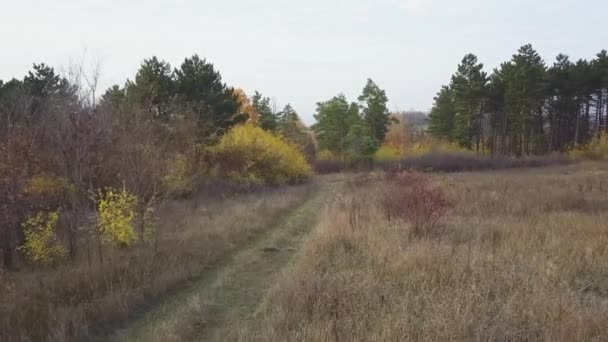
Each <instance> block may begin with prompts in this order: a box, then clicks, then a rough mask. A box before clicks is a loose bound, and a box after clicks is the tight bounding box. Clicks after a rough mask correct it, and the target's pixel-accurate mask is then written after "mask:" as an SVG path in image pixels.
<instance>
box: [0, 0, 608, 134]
mask: <svg viewBox="0 0 608 342" xmlns="http://www.w3.org/2000/svg"><path fill="white" fill-rule="evenodd" d="M607 19H608V1H606V0H578V1H573V0H536V1H534V0H502V1H494V0H485V1H484V0H452V1H448V0H306V1H286V0H250V1H246V0H233V1H223V2H220V1H207V0H199V1H195V0H174V1H168V0H145V1H142V0H123V1H118V0H103V1H86V0H54V1H49V0H39V1H34V0H19V1H16V0H0V79H3V80H7V79H10V78H13V77H16V78H22V77H23V75H24V74H25V73H26V72H27V71H28V70H30V69H31V65H32V63H34V62H45V63H47V64H49V65H51V66H54V67H55V68H56V69H58V70H65V68H66V66H67V65H68V64H69V63H70V61H78V60H81V59H82V56H83V55H84V54H85V51H86V56H87V60H88V61H89V62H87V63H91V62H92V61H94V60H99V61H100V63H101V76H102V79H101V86H102V87H103V88H104V89H105V88H106V87H108V86H110V85H111V84H115V83H118V84H121V85H122V84H123V83H124V81H125V80H126V79H127V78H132V77H133V76H134V74H135V72H136V70H137V68H138V66H139V64H140V62H141V61H142V60H143V59H144V58H148V57H151V56H154V55H156V56H158V57H159V58H162V59H164V60H166V61H168V62H169V63H171V65H172V66H173V67H176V66H178V65H179V64H180V63H181V61H182V60H183V58H184V57H186V56H191V55H193V54H194V53H198V54H199V55H200V56H201V57H205V58H207V59H208V60H209V61H211V62H212V63H214V64H215V66H216V67H217V68H218V69H219V70H220V72H221V74H222V76H223V78H224V81H225V82H227V83H228V84H229V85H232V86H236V87H241V88H243V89H245V91H247V92H248V93H253V91H254V90H259V91H260V92H261V93H263V94H264V95H266V96H270V97H274V98H276V100H277V102H278V104H279V105H281V106H282V105H284V104H286V103H287V102H290V103H291V104H292V105H293V106H294V108H295V109H296V110H297V111H298V112H299V113H300V114H301V115H302V117H303V118H304V120H305V121H306V122H307V123H311V122H312V121H313V119H312V114H313V113H314V111H315V108H316V105H315V103H316V102H318V101H321V100H326V99H329V98H331V97H332V96H334V95H336V94H337V93H340V92H343V93H345V94H346V95H347V97H348V98H349V100H351V101H354V100H356V97H357V96H358V94H359V93H360V91H361V89H362V88H363V86H364V84H365V81H366V79H367V78H368V77H369V78H372V79H373V80H374V81H376V83H378V84H379V85H380V86H381V87H382V88H383V89H385V90H386V92H387V94H388V97H389V99H390V108H391V109H402V110H405V109H418V110H428V109H430V107H431V105H432V102H433V96H434V94H435V93H436V92H437V90H439V88H440V86H441V85H442V84H444V83H446V82H448V81H449V77H450V75H451V74H452V73H453V72H454V71H455V69H456V65H457V64H458V62H459V61H460V60H461V59H462V57H463V56H464V55H465V54H466V53H468V52H473V53H475V54H476V55H477V56H478V57H479V58H480V60H481V61H482V62H484V63H485V65H486V70H488V71H490V70H491V69H492V68H493V67H495V66H497V65H498V64H499V63H500V62H502V61H504V60H508V59H509V58H510V57H511V55H512V54H513V53H515V52H516V50H517V49H518V48H519V47H520V46H521V45H523V44H525V43H532V44H533V45H534V47H535V48H536V49H537V50H538V51H539V52H540V54H541V55H542V56H543V57H544V58H545V60H546V62H548V64H551V63H552V62H553V59H554V58H555V56H556V55H557V54H558V53H559V52H563V53H566V54H568V55H570V56H571V58H572V59H578V58H592V57H593V56H594V55H595V54H596V53H597V52H599V51H600V50H601V49H608V29H607V26H606V25H607Z"/></svg>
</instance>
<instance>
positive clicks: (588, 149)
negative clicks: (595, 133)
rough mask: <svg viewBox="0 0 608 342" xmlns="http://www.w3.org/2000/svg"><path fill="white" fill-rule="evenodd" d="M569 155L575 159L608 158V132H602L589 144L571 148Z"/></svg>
mask: <svg viewBox="0 0 608 342" xmlns="http://www.w3.org/2000/svg"><path fill="white" fill-rule="evenodd" d="M568 155H569V156H570V157H572V158H575V159H589V160H608V132H605V133H602V134H600V136H599V137H596V138H595V139H593V140H592V141H591V142H590V143H589V144H587V145H584V146H581V147H577V148H574V149H572V150H570V151H569V152H568Z"/></svg>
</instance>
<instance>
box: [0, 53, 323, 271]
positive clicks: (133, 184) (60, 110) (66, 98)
mask: <svg viewBox="0 0 608 342" xmlns="http://www.w3.org/2000/svg"><path fill="white" fill-rule="evenodd" d="M99 77H100V75H99V72H98V69H95V68H93V69H91V70H85V68H84V67H83V66H82V65H73V66H71V67H70V68H69V70H68V71H67V72H66V73H65V74H59V73H57V72H56V71H55V69H54V68H52V67H50V66H48V65H45V64H34V66H33V69H32V70H31V71H29V72H28V74H27V75H25V76H24V77H23V78H22V79H12V80H10V81H7V82H3V81H0V251H1V253H0V259H1V260H0V261H1V263H0V267H3V268H8V269H10V268H12V267H13V265H14V264H15V261H16V258H17V257H18V255H20V254H19V253H17V252H18V249H20V248H25V250H21V251H23V252H24V253H22V254H25V255H31V256H33V258H32V259H36V260H39V261H42V262H47V261H50V260H51V259H53V255H50V254H48V253H51V252H50V251H53V253H55V254H57V255H59V254H63V252H64V251H63V249H62V248H63V245H64V243H63V241H65V245H66V250H65V254H67V256H68V257H69V258H70V259H71V260H76V259H77V258H83V257H84V258H85V259H87V260H88V262H89V263H91V262H93V261H94V260H93V259H97V258H98V259H99V262H103V253H102V249H103V248H102V245H104V244H106V243H108V242H116V245H117V246H123V245H124V244H125V242H129V243H131V242H133V241H135V240H138V241H139V242H138V243H144V240H145V243H148V244H151V245H152V246H153V245H154V241H153V240H154V239H152V240H150V238H149V237H150V236H154V234H150V232H152V233H153V232H154V229H153V228H154V222H155V220H156V218H155V217H154V215H155V214H154V213H155V208H157V207H158V206H159V205H160V204H161V203H162V202H163V201H164V200H166V199H167V198H170V197H173V196H179V195H183V194H187V193H190V192H192V191H194V190H195V189H196V187H197V185H198V184H199V183H201V182H203V181H204V179H205V178H206V177H208V176H210V175H213V165H214V164H215V163H217V162H219V161H218V160H216V159H217V158H218V155H217V154H213V149H212V146H214V145H216V144H217V143H218V141H220V139H221V138H222V137H223V136H225V135H226V133H227V132H229V131H230V130H231V129H232V128H233V127H235V126H237V125H239V124H242V123H246V122H249V123H251V125H255V126H259V127H261V128H263V129H265V130H267V131H269V132H272V133H273V134H275V135H280V136H281V139H283V140H286V141H289V142H291V143H292V144H293V146H296V147H297V148H298V149H300V150H301V151H302V152H303V153H305V154H307V155H309V156H310V158H312V156H314V144H313V140H312V137H311V135H310V132H308V130H307V129H306V127H305V126H304V125H303V124H302V122H301V120H300V118H299V116H298V114H297V112H296V111H295V110H294V109H293V107H292V106H291V105H287V106H285V108H284V109H283V110H281V111H278V110H276V108H274V106H272V105H271V101H270V99H269V98H267V97H264V96H263V95H261V94H260V93H258V92H256V93H255V95H254V96H253V97H252V98H249V97H248V96H247V95H246V94H245V92H244V91H243V90H241V89H235V88H233V87H230V86H228V85H227V84H226V83H224V82H223V80H222V77H221V74H220V72H219V71H217V70H216V69H215V67H214V65H213V64H212V63H210V62H208V61H207V60H205V59H203V58H200V57H199V56H198V55H194V56H192V57H188V58H185V59H184V60H183V62H182V63H181V64H180V65H179V67H177V68H173V67H172V66H171V65H170V64H169V63H167V62H166V61H163V60H161V59H159V58H157V57H152V58H150V59H146V60H144V61H143V62H142V63H141V65H140V68H139V69H138V71H137V73H136V75H135V77H134V78H133V79H132V80H127V81H126V83H125V84H124V85H114V86H112V87H110V88H109V89H107V90H106V91H104V92H103V94H101V96H99V95H98V89H97V84H98V81H99ZM214 158H215V159H214ZM223 164H224V165H225V164H227V163H226V162H224V163H223ZM58 213H60V215H58ZM91 213H97V216H98V220H97V222H96V223H95V222H91V220H90V217H91ZM104 217H105V219H104ZM109 218H111V219H109ZM128 227H136V228H137V229H136V230H135V231H134V232H131V231H129V232H128V233H129V234H125V232H126V231H125V229H126V228H128ZM133 233H134V234H135V235H133ZM125 237H128V239H126V240H125V241H118V240H116V241H113V240H115V239H117V238H125ZM96 245H97V246H98V247H99V248H92V247H91V246H96ZM42 247H44V248H42ZM96 250H98V251H99V252H98V253H94V252H93V251H96ZM32 253H34V254H32ZM35 253H38V254H35Z"/></svg>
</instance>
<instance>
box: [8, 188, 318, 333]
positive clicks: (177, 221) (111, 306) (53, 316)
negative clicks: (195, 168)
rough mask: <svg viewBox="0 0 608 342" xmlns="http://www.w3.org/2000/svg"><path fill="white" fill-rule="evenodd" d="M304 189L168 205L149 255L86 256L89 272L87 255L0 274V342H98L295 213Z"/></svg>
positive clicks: (115, 251) (133, 252)
mask: <svg viewBox="0 0 608 342" xmlns="http://www.w3.org/2000/svg"><path fill="white" fill-rule="evenodd" d="M309 189H310V186H299V187H290V188H283V189H276V190H260V191H257V192H255V193H251V194H247V195H243V194H241V195H230V196H229V197H227V198H223V197H222V196H208V195H205V196H203V195H199V196H197V197H194V198H190V199H187V200H176V201H172V202H169V203H168V204H167V205H166V206H165V207H164V208H162V210H161V212H160V213H159V217H160V218H161V222H160V228H159V232H158V234H159V235H158V240H157V242H156V246H154V247H153V248H138V249H134V250H121V249H112V248H110V247H109V246H105V247H103V248H104V249H105V250H104V251H103V255H104V260H103V263H100V262H98V261H97V260H96V258H97V255H94V256H93V259H94V262H92V263H91V264H89V263H88V262H87V255H81V256H79V259H78V260H77V261H76V264H68V265H63V266H59V267H56V268H53V269H23V270H21V271H17V272H9V273H5V274H0V289H1V290H0V341H68V340H72V339H75V338H78V339H83V340H88V339H89V338H90V337H91V336H94V335H99V334H101V335H103V333H104V332H105V330H107V329H109V328H111V327H113V326H114V323H116V322H118V321H121V320H124V319H126V318H129V317H132V316H133V315H134V314H135V313H136V312H137V311H140V310H143V309H145V307H146V306H147V305H152V304H153V303H154V301H156V300H158V299H159V298H161V296H163V295H165V294H170V293H171V292H172V291H175V290H178V289H180V288H181V287H183V286H184V285H185V284H186V283H187V282H188V281H189V280H190V279H193V278H196V277H198V276H200V275H201V274H202V273H204V272H205V271H206V270H209V269H211V268H213V267H216V265H217V263H218V262H219V261H221V260H222V258H224V257H226V256H227V255H228V254H230V253H231V252H233V251H235V250H237V249H239V248H240V247H241V246H242V245H244V244H246V243H248V241H250V240H251V239H253V238H255V237H256V236H257V235H258V234H260V233H261V232H263V231H264V229H265V228H267V227H269V226H270V225H271V224H272V223H273V222H274V221H275V220H277V218H278V217H279V216H281V215H282V214H284V213H286V212H288V211H289V210H290V209H291V208H293V207H294V206H295V205H297V204H298V203H299V202H300V201H301V200H302V199H303V198H304V197H305V196H306V194H307V193H308V192H309ZM217 190H218V191H217V192H216V193H220V189H217ZM224 190H225V189H224ZM224 193H225V194H226V192H224Z"/></svg>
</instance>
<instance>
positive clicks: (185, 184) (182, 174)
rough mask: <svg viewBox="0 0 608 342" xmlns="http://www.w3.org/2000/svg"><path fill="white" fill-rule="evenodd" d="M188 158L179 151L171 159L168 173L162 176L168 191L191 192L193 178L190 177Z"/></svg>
mask: <svg viewBox="0 0 608 342" xmlns="http://www.w3.org/2000/svg"><path fill="white" fill-rule="evenodd" d="M189 171H190V166H189V163H188V158H186V156H184V155H183V154H181V153H178V154H177V155H176V156H175V157H174V158H173V159H172V160H170V161H169V167H168V170H167V174H166V175H165V176H164V177H163V178H162V181H161V185H162V189H163V191H164V192H167V193H182V194H184V193H189V192H191V191H192V186H193V184H192V178H191V177H190V172H189Z"/></svg>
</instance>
